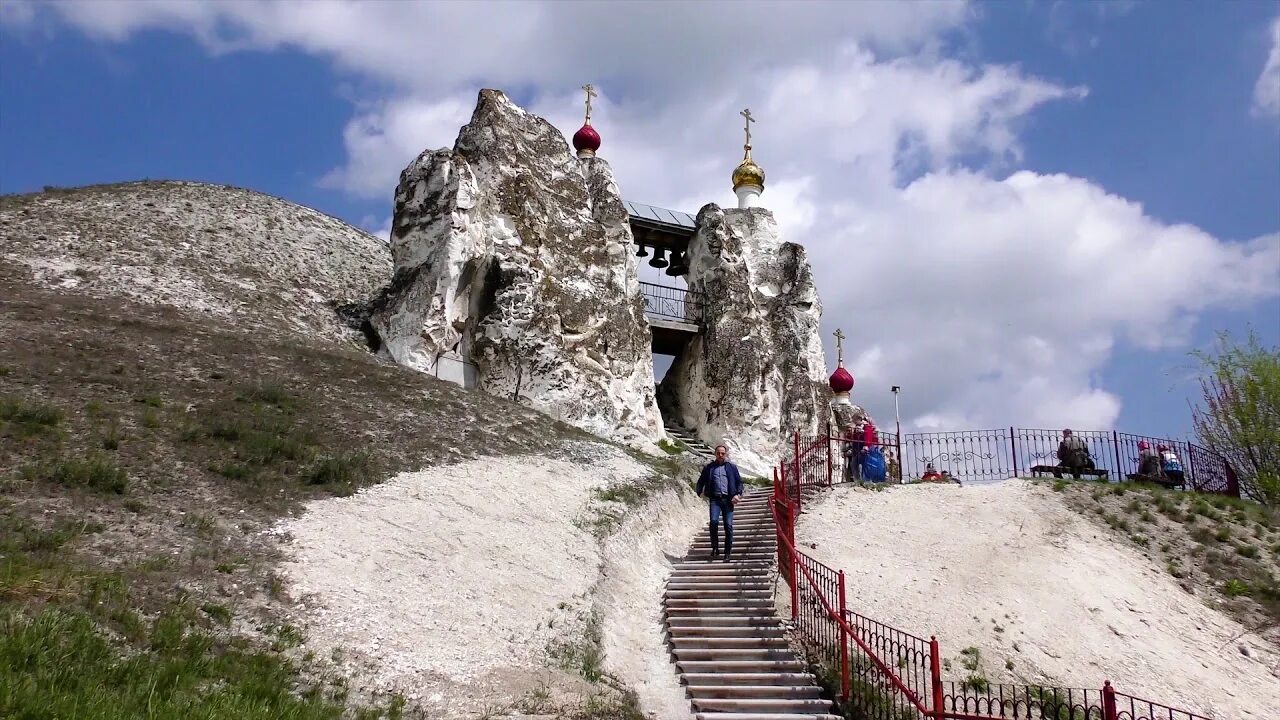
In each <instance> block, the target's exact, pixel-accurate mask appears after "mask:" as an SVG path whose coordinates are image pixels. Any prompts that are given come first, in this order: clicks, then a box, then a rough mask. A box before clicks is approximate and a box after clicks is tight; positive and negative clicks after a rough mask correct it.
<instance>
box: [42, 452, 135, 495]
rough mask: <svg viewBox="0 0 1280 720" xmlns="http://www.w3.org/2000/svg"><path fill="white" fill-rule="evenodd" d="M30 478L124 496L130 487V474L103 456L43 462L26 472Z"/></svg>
mask: <svg viewBox="0 0 1280 720" xmlns="http://www.w3.org/2000/svg"><path fill="white" fill-rule="evenodd" d="M26 474H27V476H28V478H30V479H33V480H43V481H46V482H52V483H57V484H59V485H66V486H68V487H83V488H88V489H90V490H95V491H97V492H104V493H115V494H116V495H123V494H124V491H125V489H126V488H127V487H128V485H129V473H127V472H125V470H124V469H123V468H121V467H118V466H117V465H116V464H115V463H114V462H112V460H111V459H110V458H108V457H105V456H103V455H96V454H95V455H90V456H89V457H87V458H61V459H57V460H51V461H44V462H41V463H38V464H36V465H34V466H29V467H28V468H27V470H26Z"/></svg>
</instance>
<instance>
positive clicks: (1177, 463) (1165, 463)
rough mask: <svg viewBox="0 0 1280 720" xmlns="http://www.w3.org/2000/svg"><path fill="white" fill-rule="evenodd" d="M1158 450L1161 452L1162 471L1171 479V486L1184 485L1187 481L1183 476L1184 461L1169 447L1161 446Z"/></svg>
mask: <svg viewBox="0 0 1280 720" xmlns="http://www.w3.org/2000/svg"><path fill="white" fill-rule="evenodd" d="M1156 450H1158V451H1159V452H1160V470H1161V472H1163V473H1164V476H1165V477H1167V478H1169V484H1170V485H1178V486H1181V485H1183V484H1184V482H1185V480H1184V478H1183V476H1182V461H1181V460H1179V459H1178V453H1176V452H1174V451H1173V448H1171V447H1169V446H1167V445H1161V446H1160V447H1158V448H1156Z"/></svg>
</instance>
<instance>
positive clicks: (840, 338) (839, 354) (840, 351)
mask: <svg viewBox="0 0 1280 720" xmlns="http://www.w3.org/2000/svg"><path fill="white" fill-rule="evenodd" d="M832 335H835V336H836V361H837V362H844V338H845V335H844V331H843V330H841V329H840V328H836V331H835V332H834V333H832Z"/></svg>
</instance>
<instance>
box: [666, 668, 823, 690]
mask: <svg viewBox="0 0 1280 720" xmlns="http://www.w3.org/2000/svg"><path fill="white" fill-rule="evenodd" d="M680 677H681V680H683V681H684V682H685V683H687V684H688V685H689V686H690V687H692V686H702V687H706V686H709V685H749V686H756V687H758V686H761V685H784V686H785V685H816V684H817V681H818V679H817V678H816V677H814V676H813V675H811V674H809V673H797V672H764V673H756V672H711V673H685V674H684V675H682V676H680Z"/></svg>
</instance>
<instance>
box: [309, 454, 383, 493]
mask: <svg viewBox="0 0 1280 720" xmlns="http://www.w3.org/2000/svg"><path fill="white" fill-rule="evenodd" d="M369 475H370V463H369V456H368V455H367V454H365V453H362V452H356V453H339V454H337V455H333V456H329V457H322V458H320V459H319V460H317V461H316V462H315V463H314V464H313V465H312V466H311V469H310V470H308V471H307V475H306V481H307V484H308V485H326V486H329V487H331V488H333V489H334V491H335V492H337V493H338V494H349V493H351V492H354V491H355V489H356V488H358V487H360V486H361V485H364V484H366V483H367V482H368V480H369Z"/></svg>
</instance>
